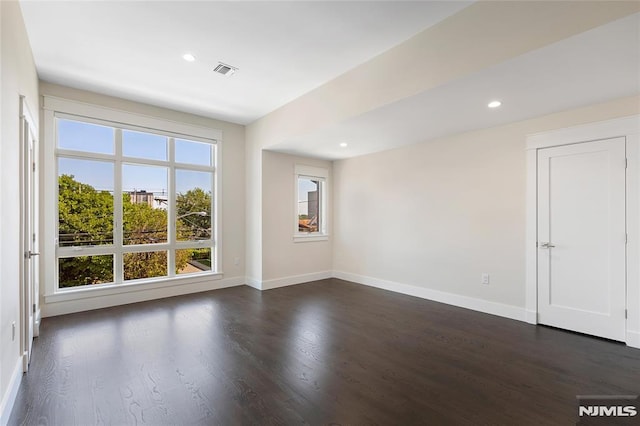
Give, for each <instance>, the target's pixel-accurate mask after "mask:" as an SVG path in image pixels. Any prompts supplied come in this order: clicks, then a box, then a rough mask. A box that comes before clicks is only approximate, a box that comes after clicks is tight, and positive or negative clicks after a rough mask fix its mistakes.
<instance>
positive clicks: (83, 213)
mask: <svg viewBox="0 0 640 426" xmlns="http://www.w3.org/2000/svg"><path fill="white" fill-rule="evenodd" d="M58 185H59V189H58V191H59V192H58V193H59V195H58V211H59V239H60V245H61V246H80V245H85V246H87V245H101V244H113V195H112V194H111V193H109V192H108V191H97V190H96V189H95V188H93V187H92V186H91V185H87V184H84V183H81V182H78V181H77V180H75V179H74V176H72V175H62V176H60V177H59V178H58ZM122 205H123V237H124V243H125V244H152V243H162V242H166V241H167V212H166V211H165V210H161V209H154V208H152V207H151V206H149V205H148V204H142V203H132V202H131V198H130V197H129V196H128V195H123V197H122ZM191 256H192V251H191V250H177V251H176V265H175V266H176V272H178V271H180V270H181V269H183V268H184V267H185V266H186V265H187V262H188V261H189V260H190V259H191ZM123 266H124V278H125V280H132V279H138V278H151V277H157V276H165V275H167V252H166V251H149V252H143V253H127V254H125V255H124V257H123ZM58 272H59V283H60V287H73V286H79V285H89V284H99V283H105V282H113V256H112V255H99V256H79V257H71V258H62V259H60V262H59V270H58Z"/></svg>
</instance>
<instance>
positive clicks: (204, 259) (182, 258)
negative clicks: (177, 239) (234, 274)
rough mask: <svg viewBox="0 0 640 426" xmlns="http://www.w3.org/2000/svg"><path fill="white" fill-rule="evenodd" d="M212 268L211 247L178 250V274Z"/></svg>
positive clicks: (204, 270) (195, 272) (193, 272)
mask: <svg viewBox="0 0 640 426" xmlns="http://www.w3.org/2000/svg"><path fill="white" fill-rule="evenodd" d="M210 270H211V249H210V248H201V249H187V250H176V274H197V273H201V272H207V271H210Z"/></svg>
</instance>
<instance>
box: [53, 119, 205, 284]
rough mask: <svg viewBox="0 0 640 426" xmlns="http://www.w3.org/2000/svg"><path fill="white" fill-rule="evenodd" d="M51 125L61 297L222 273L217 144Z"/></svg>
mask: <svg viewBox="0 0 640 426" xmlns="http://www.w3.org/2000/svg"><path fill="white" fill-rule="evenodd" d="M53 117H54V118H53V120H54V126H53V128H54V133H55V143H56V148H55V161H56V170H57V182H56V185H55V188H52V190H55V194H56V201H55V205H56V208H57V239H56V241H57V244H56V248H55V250H56V264H57V266H56V268H55V269H56V271H57V289H58V290H61V289H68V288H71V287H73V288H77V287H81V286H96V285H107V284H122V283H128V282H132V283H133V282H148V281H149V280H151V279H155V280H157V279H171V278H174V277H177V276H181V277H182V276H189V275H195V276H197V275H203V274H211V273H212V272H216V271H217V265H216V255H215V254H216V250H217V247H216V244H215V242H216V235H215V229H216V228H215V223H216V220H215V219H216V218H215V215H216V203H215V199H216V193H215V188H216V185H215V183H216V167H215V166H216V160H217V158H216V154H217V153H216V143H215V141H214V140H210V139H207V138H202V137H197V136H187V135H186V134H182V133H172V132H169V131H166V130H165V131H161V130H151V129H150V128H148V127H146V126H145V127H143V126H140V127H137V126H135V125H131V124H120V123H115V122H112V121H106V120H104V121H103V120H98V119H87V118H82V117H80V116H76V115H71V114H65V113H55V114H54V116H53Z"/></svg>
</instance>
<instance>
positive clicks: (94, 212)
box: [58, 175, 113, 246]
mask: <svg viewBox="0 0 640 426" xmlns="http://www.w3.org/2000/svg"><path fill="white" fill-rule="evenodd" d="M58 194H59V195H58V197H59V203H58V220H59V237H60V241H59V243H60V246H71V245H74V246H80V245H100V244H112V243H113V196H112V195H111V194H110V193H109V192H108V191H96V189H95V188H94V187H93V186H91V185H87V184H84V183H81V182H78V181H77V180H75V179H74V177H73V176H72V175H62V176H60V177H59V178H58Z"/></svg>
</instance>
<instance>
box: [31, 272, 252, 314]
mask: <svg viewBox="0 0 640 426" xmlns="http://www.w3.org/2000/svg"><path fill="white" fill-rule="evenodd" d="M245 281H246V280H245V277H243V276H242V277H231V278H223V279H216V280H213V279H209V280H202V281H199V282H193V283H184V284H180V285H174V286H167V287H160V288H155V289H147V290H141V291H130V292H127V293H117V294H110V295H102V296H97V297H88V298H83V299H76V300H64V301H60V302H51V303H45V304H44V305H42V316H43V317H44V318H46V317H53V316H57V315H65V314H72V313H75V312H83V311H91V310H93V309H102V308H109V307H111V306H119V305H126V304H129V303H137V302H146V301H148V300H155V299H164V298H165V297H173V296H181V295H185V294H191V293H200V292H203V291H209V290H217V289H221V288H227V287H235V286H239V285H243V284H244V283H245Z"/></svg>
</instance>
